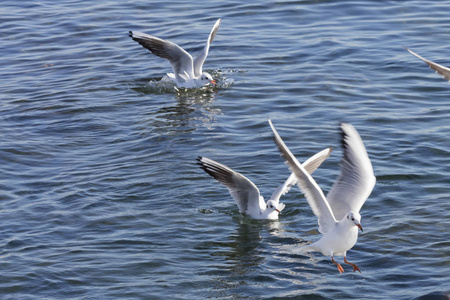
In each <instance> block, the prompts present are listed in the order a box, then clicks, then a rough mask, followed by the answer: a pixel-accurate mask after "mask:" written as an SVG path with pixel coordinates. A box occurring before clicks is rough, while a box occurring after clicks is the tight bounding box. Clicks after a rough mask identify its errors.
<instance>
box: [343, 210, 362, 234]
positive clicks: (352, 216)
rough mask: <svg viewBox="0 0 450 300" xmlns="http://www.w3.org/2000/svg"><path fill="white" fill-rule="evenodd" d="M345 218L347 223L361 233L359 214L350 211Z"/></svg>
mask: <svg viewBox="0 0 450 300" xmlns="http://www.w3.org/2000/svg"><path fill="white" fill-rule="evenodd" d="M345 217H346V218H347V222H350V223H352V224H354V225H355V226H357V227H358V228H359V229H361V231H363V228H362V226H361V215H360V214H359V213H357V212H354V211H351V212H348V213H347V215H346V216H345Z"/></svg>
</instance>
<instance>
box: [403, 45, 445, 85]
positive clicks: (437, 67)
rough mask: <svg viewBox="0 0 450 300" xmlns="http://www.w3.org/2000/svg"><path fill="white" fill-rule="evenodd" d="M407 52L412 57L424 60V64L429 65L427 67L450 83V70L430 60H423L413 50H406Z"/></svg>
mask: <svg viewBox="0 0 450 300" xmlns="http://www.w3.org/2000/svg"><path fill="white" fill-rule="evenodd" d="M405 49H406V50H408V52H409V53H411V54H412V55H414V56H415V57H418V58H420V59H421V60H423V61H424V62H426V63H427V65H428V66H429V67H430V68H431V69H433V70H435V71H436V73H438V74H440V75H442V77H443V78H444V79H446V80H448V81H450V69H449V68H447V67H444V66H441V65H439V64H437V63H435V62H432V61H431V60H428V59H426V58H423V57H422V56H420V55H419V54H417V53H415V52H413V51H412V50H410V49H408V48H405Z"/></svg>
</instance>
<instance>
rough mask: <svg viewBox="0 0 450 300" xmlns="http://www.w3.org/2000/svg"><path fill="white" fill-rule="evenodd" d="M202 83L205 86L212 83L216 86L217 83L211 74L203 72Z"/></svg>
mask: <svg viewBox="0 0 450 300" xmlns="http://www.w3.org/2000/svg"><path fill="white" fill-rule="evenodd" d="M200 81H201V82H202V83H203V84H207V83H212V84H213V85H216V84H217V82H216V81H215V80H214V79H213V78H212V76H211V74H209V73H207V72H203V73H202V75H200Z"/></svg>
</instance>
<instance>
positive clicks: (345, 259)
mask: <svg viewBox="0 0 450 300" xmlns="http://www.w3.org/2000/svg"><path fill="white" fill-rule="evenodd" d="M344 262H345V263H346V264H349V265H351V266H352V267H353V272H356V271H359V273H361V270H360V269H359V268H358V266H357V265H355V264H352V263H351V262H349V261H347V257H345V256H344Z"/></svg>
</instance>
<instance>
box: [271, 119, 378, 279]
mask: <svg viewBox="0 0 450 300" xmlns="http://www.w3.org/2000/svg"><path fill="white" fill-rule="evenodd" d="M269 124H270V127H271V128H272V131H273V137H274V141H275V143H276V144H277V146H278V149H279V150H280V152H281V156H282V157H283V158H284V159H285V161H286V164H287V165H288V166H289V169H290V170H291V171H292V172H294V174H295V176H296V177H297V185H298V186H299V187H300V189H301V191H302V192H303V193H304V195H305V197H306V200H307V201H308V203H309V205H310V207H311V210H312V211H313V213H314V214H315V215H316V216H317V218H318V223H319V232H320V233H322V234H323V235H322V237H321V238H320V239H319V240H318V241H317V242H315V243H312V244H310V245H307V246H303V247H302V248H301V252H309V251H319V252H322V254H323V255H327V256H331V260H332V262H333V263H334V264H335V265H336V266H337V268H338V270H339V272H340V273H342V272H344V269H343V268H342V266H341V265H340V264H339V263H337V262H336V261H335V260H334V256H344V262H345V263H346V264H349V265H351V266H352V267H353V272H355V271H359V272H361V270H360V269H359V268H358V266H356V264H354V263H351V262H349V261H347V255H346V254H347V251H348V250H350V249H351V248H352V247H353V246H354V245H355V244H356V241H357V240H358V228H359V229H361V231H362V230H363V229H362V226H361V216H360V214H359V211H360V209H361V207H362V206H363V204H364V202H366V199H367V198H368V197H369V195H370V193H371V192H372V189H373V187H374V186H375V182H376V178H375V175H374V174H373V169H372V163H371V162H370V159H369V156H368V155H367V151H366V148H365V147H364V143H363V141H362V140H361V137H360V136H359V134H358V132H357V131H356V129H355V128H354V127H353V126H352V125H350V124H344V123H343V124H341V131H342V135H343V137H342V145H343V147H344V157H343V158H342V160H341V164H340V169H341V170H340V175H339V176H338V178H337V180H336V182H335V183H334V185H333V187H332V188H331V190H330V192H329V193H328V195H327V197H325V195H324V193H323V192H322V190H321V189H320V187H319V186H318V185H317V183H316V182H315V180H314V179H313V178H312V176H311V175H310V174H309V172H307V171H306V170H305V168H304V167H303V166H302V165H301V164H300V163H299V162H298V160H297V159H296V158H295V157H294V155H293V154H292V153H291V151H290V150H289V149H288V147H287V146H286V144H285V143H284V142H283V140H282V139H281V137H280V135H279V134H278V132H277V131H276V129H275V127H274V126H273V124H272V122H271V121H270V120H269Z"/></svg>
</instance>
